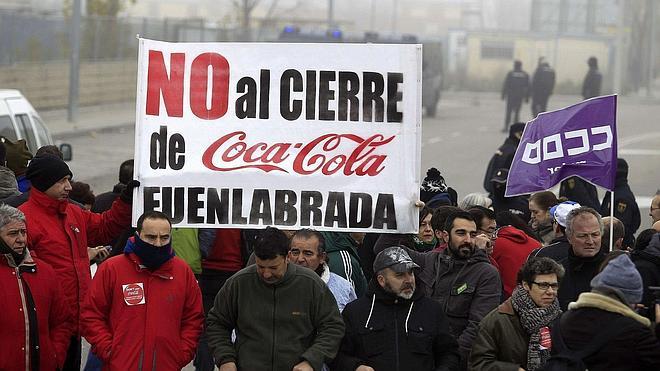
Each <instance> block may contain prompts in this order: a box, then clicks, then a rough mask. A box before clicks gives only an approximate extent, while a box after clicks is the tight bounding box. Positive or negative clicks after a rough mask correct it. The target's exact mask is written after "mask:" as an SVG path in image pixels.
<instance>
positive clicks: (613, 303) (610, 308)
mask: <svg viewBox="0 0 660 371" xmlns="http://www.w3.org/2000/svg"><path fill="white" fill-rule="evenodd" d="M579 308H596V309H600V310H604V311H607V312H612V313H619V314H621V315H623V316H626V317H629V318H632V319H634V320H635V321H637V322H639V323H641V324H642V325H644V326H646V327H649V326H651V321H650V320H649V319H648V318H645V317H642V316H640V315H639V314H637V313H635V311H634V310H632V309H631V308H630V307H629V306H627V305H626V304H624V303H622V302H621V301H619V300H617V299H615V298H612V297H609V296H607V295H603V294H600V293H597V292H583V293H582V294H580V296H579V297H578V300H577V301H575V302H572V303H570V304H569V305H568V309H570V310H572V309H579Z"/></svg>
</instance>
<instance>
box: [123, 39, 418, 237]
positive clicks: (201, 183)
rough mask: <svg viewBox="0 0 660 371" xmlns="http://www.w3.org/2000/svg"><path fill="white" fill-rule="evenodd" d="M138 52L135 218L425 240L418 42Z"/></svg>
mask: <svg viewBox="0 0 660 371" xmlns="http://www.w3.org/2000/svg"><path fill="white" fill-rule="evenodd" d="M139 44H140V47H139V57H138V58H139V65H138V81H137V106H136V109H137V113H136V131H135V172H136V176H137V179H138V180H139V181H140V182H141V185H140V187H139V188H138V191H137V194H136V197H135V200H134V204H133V220H134V221H135V220H137V217H138V216H139V215H141V214H142V213H143V212H144V211H147V210H159V211H162V212H164V213H166V214H168V215H170V216H171V217H172V219H173V223H174V225H175V226H177V227H236V228H261V227H264V226H269V225H270V226H275V227H278V228H284V229H296V228H304V227H308V228H314V229H317V230H335V231H347V232H348V231H373V232H398V233H410V232H415V233H416V231H417V228H418V209H417V208H415V206H414V203H415V201H416V200H418V198H419V179H420V176H419V168H420V131H421V112H420V107H421V104H420V102H421V76H422V73H421V70H422V68H421V65H422V63H421V60H422V50H421V46H420V45H378V44H278V43H166V42H159V41H153V40H147V39H140V40H139Z"/></svg>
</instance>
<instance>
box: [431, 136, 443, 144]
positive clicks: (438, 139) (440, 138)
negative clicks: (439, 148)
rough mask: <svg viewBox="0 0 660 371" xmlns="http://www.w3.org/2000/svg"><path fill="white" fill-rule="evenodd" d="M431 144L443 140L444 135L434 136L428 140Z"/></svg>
mask: <svg viewBox="0 0 660 371" xmlns="http://www.w3.org/2000/svg"><path fill="white" fill-rule="evenodd" d="M428 142H429V144H436V143H440V142H442V137H432V138H429V140H428Z"/></svg>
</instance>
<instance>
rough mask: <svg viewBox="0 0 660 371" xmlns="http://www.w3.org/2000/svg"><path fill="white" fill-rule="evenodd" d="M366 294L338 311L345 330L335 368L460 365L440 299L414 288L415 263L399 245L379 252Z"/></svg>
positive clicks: (361, 369) (368, 369)
mask: <svg viewBox="0 0 660 371" xmlns="http://www.w3.org/2000/svg"><path fill="white" fill-rule="evenodd" d="M373 268H374V272H376V273H375V277H374V278H373V279H372V280H371V281H370V282H369V288H368V293H367V295H366V296H363V297H361V298H360V299H358V300H356V301H354V302H352V303H349V304H348V305H347V306H346V309H345V310H344V312H343V313H342V315H343V317H344V323H345V325H346V333H345V335H344V339H343V340H342V343H341V347H340V349H339V354H338V355H337V358H336V359H335V363H334V365H333V369H334V370H339V371H343V370H346V371H353V370H357V371H374V370H402V369H409V370H429V371H430V370H458V369H459V355H458V349H457V344H456V340H454V338H453V337H452V336H451V335H450V333H449V327H448V325H447V319H446V317H445V315H444V313H443V310H442V307H441V306H440V304H438V303H437V302H435V301H434V300H431V299H429V298H427V297H425V296H424V294H423V293H422V291H421V290H416V287H415V273H414V270H415V269H417V268H419V266H418V265H417V264H415V263H414V262H413V261H412V260H411V259H410V256H409V255H408V254H407V253H406V251H405V250H404V249H403V248H401V247H397V246H395V247H388V248H386V249H385V250H383V251H381V252H380V253H379V254H378V255H377V256H376V259H375V260H374V264H373Z"/></svg>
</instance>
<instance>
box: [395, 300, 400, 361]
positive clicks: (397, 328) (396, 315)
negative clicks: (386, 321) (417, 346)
mask: <svg viewBox="0 0 660 371" xmlns="http://www.w3.org/2000/svg"><path fill="white" fill-rule="evenodd" d="M397 301H398V299H397V300H396V301H395V302H394V303H395V304H396V302H397ZM397 317H398V311H397V309H396V306H395V307H394V356H395V360H396V362H395V363H396V370H397V371H399V321H398V318H397Z"/></svg>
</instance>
